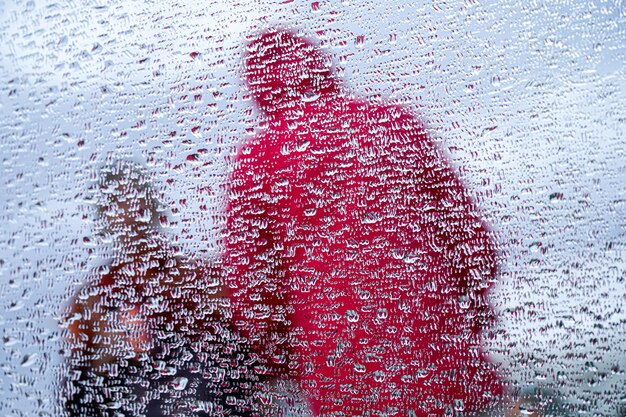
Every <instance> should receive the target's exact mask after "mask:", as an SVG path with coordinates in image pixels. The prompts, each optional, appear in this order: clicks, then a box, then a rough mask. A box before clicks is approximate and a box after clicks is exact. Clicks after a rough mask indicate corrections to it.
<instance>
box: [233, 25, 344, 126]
mask: <svg viewBox="0 0 626 417" xmlns="http://www.w3.org/2000/svg"><path fill="white" fill-rule="evenodd" d="M244 65H245V69H244V72H245V79H246V83H247V85H248V89H249V91H250V93H251V95H252V97H253V98H254V100H255V102H256V103H257V105H258V107H259V109H260V110H261V111H262V112H263V113H265V114H266V115H269V116H280V115H283V114H285V113H288V112H289V111H290V110H293V109H297V108H300V107H301V106H302V104H303V103H309V102H313V101H316V100H317V99H318V98H319V97H320V96H324V95H327V94H329V93H331V92H334V91H336V89H337V82H336V80H335V77H334V75H333V72H332V59H331V58H330V56H329V55H327V54H325V53H323V52H322V51H321V50H320V48H319V47H318V46H317V45H315V44H313V43H312V42H311V41H309V40H307V39H304V38H301V37H298V36H296V35H295V34H293V33H291V32H288V31H285V30H272V31H268V32H263V33H261V34H257V35H254V36H253V37H252V39H251V41H250V42H249V43H248V44H247V47H246V52H245V64H244Z"/></svg>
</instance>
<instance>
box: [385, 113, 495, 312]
mask: <svg viewBox="0 0 626 417" xmlns="http://www.w3.org/2000/svg"><path fill="white" fill-rule="evenodd" d="M396 126H398V128H399V129H400V131H401V134H402V135H404V136H405V138H404V139H403V142H404V143H406V144H407V145H406V146H405V155H404V156H405V160H406V161H408V163H409V164H411V165H412V167H413V173H412V180H411V182H412V184H411V188H413V189H412V190H410V191H409V194H412V195H415V196H418V197H417V198H418V199H420V200H421V204H422V205H424V211H423V213H421V214H420V215H421V216H423V222H420V223H422V224H423V225H424V227H426V228H432V230H429V231H428V232H429V234H431V235H432V236H434V239H431V240H430V244H431V245H433V249H435V250H436V251H438V252H440V253H441V254H442V255H443V260H444V261H445V263H446V265H445V267H446V269H447V276H448V280H449V282H448V283H449V284H450V285H454V286H457V287H458V288H459V289H461V290H463V291H464V292H465V295H467V296H468V297H469V299H467V300H462V301H463V302H464V303H465V304H466V305H467V303H469V305H470V306H472V307H473V308H476V309H478V310H481V311H482V310H484V311H482V312H481V314H483V313H484V314H485V316H483V317H482V318H481V320H479V322H480V323H483V320H485V319H488V318H489V317H490V314H489V313H488V311H487V310H489V309H488V305H487V302H486V299H485V296H486V293H487V291H488V289H489V288H490V287H491V286H492V285H493V283H494V282H495V276H496V272H497V264H496V250H495V246H494V241H493V238H492V234H491V232H490V230H489V228H488V227H487V225H486V224H485V222H484V221H483V220H482V219H481V217H480V216H479V212H478V209H477V207H476V204H475V203H474V202H473V200H472V199H471V198H470V196H469V193H468V191H467V190H466V188H465V187H464V186H463V184H462V183H461V181H460V180H459V178H458V176H457V175H456V173H455V172H454V171H453V170H452V168H451V167H450V165H449V163H448V161H447V159H446V158H445V156H444V155H443V152H442V151H441V150H440V149H439V147H438V146H437V145H436V144H435V143H433V141H432V140H431V139H430V138H429V137H428V134H427V133H426V131H425V130H424V128H423V127H422V125H421V124H420V123H419V121H417V120H415V119H414V118H413V117H412V116H409V115H403V116H401V117H400V119H399V121H398V123H397V124H396ZM483 324H486V323H483Z"/></svg>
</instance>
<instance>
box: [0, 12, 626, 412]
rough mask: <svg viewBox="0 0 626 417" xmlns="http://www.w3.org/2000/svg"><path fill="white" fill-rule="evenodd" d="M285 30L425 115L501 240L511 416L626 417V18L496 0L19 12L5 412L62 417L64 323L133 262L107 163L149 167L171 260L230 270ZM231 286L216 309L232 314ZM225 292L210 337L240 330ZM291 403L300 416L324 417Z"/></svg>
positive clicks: (290, 388) (10, 135)
mask: <svg viewBox="0 0 626 417" xmlns="http://www.w3.org/2000/svg"><path fill="white" fill-rule="evenodd" d="M277 27H278V28H282V29H285V30H288V31H292V32H294V33H297V34H298V36H301V37H304V38H306V39H309V40H310V41H311V42H312V43H313V44H314V45H315V46H316V47H319V49H320V50H321V51H322V52H323V53H324V54H326V55H327V56H329V57H330V60H331V61H332V65H333V71H334V73H335V74H336V76H337V80H338V83H339V85H340V86H341V89H342V91H343V97H344V98H346V99H350V100H352V99H355V100H356V99H359V100H361V99H362V100H367V101H368V102H369V103H373V104H374V105H384V104H393V105H399V106H401V108H402V109H404V110H405V111H406V112H407V113H408V114H410V115H412V117H413V118H414V119H415V120H419V121H420V122H421V123H422V124H423V126H424V129H425V132H426V134H427V136H428V137H429V138H430V140H432V142H433V144H434V145H436V146H438V147H439V148H440V149H441V150H442V155H445V157H444V156H442V159H441V161H446V160H447V163H448V164H449V165H450V166H451V167H452V169H453V170H454V172H455V173H456V174H457V175H458V177H459V178H460V179H461V181H462V184H463V189H464V190H466V192H467V195H468V196H470V197H471V198H472V200H473V201H474V202H475V203H476V205H477V207H478V208H479V211H477V213H479V215H478V216H479V218H480V219H482V220H484V221H485V223H486V224H489V225H490V227H491V229H492V230H493V236H494V238H493V239H494V242H495V243H494V245H495V248H496V250H497V252H498V258H497V259H498V261H497V264H498V267H499V272H498V274H497V275H496V277H495V279H496V285H495V286H493V287H492V288H491V290H490V292H489V294H488V300H489V303H490V304H491V306H492V307H493V310H494V311H495V316H496V322H495V323H493V324H492V325H491V326H490V327H489V328H487V329H485V331H484V332H483V333H482V336H481V342H480V344H481V347H482V349H484V350H485V351H486V352H487V354H488V355H489V358H490V361H491V363H493V364H494V365H496V367H497V374H498V377H499V378H500V379H501V380H502V381H504V382H505V386H506V390H507V392H508V394H507V395H506V396H505V397H506V398H505V399H504V400H503V403H504V405H502V407H503V408H504V411H503V410H500V411H493V413H500V415H502V414H506V413H509V414H508V415H517V414H519V413H522V414H524V413H525V415H529V414H531V413H532V410H535V409H536V410H539V411H537V412H538V413H539V415H546V416H547V415H581V416H583V415H602V416H623V415H624V412H625V411H624V410H625V407H626V403H625V401H626V400H625V399H624V393H625V392H626V376H625V374H624V372H625V371H624V370H625V369H626V348H625V346H626V313H625V312H626V291H625V288H626V286H625V283H624V277H625V274H626V262H625V261H624V259H626V256H625V249H626V246H625V245H626V232H625V227H626V225H625V223H624V219H625V218H626V213H625V201H626V188H625V187H626V186H625V185H624V184H626V157H625V154H624V153H625V149H626V141H625V139H624V137H625V135H624V134H625V127H624V126H625V124H624V120H625V117H626V116H625V114H624V108H626V91H625V87H626V73H625V71H626V68H625V67H624V62H626V46H625V43H624V40H625V38H626V33H625V28H626V14H625V11H624V5H623V4H622V3H621V2H619V1H615V2H609V1H563V2H555V3H541V2H527V1H513V2H511V1H494V0H490V1H469V0H467V1H447V2H440V1H425V2H415V1H406V0H401V1H392V2H391V1H390V2H385V1H378V2H370V1H364V2H357V1H342V2H331V1H289V0H288V1H265V0H263V1H261V0H259V1H247V0H244V1H241V2H236V3H228V2H211V1H209V2H200V3H199V2H192V1H179V2H169V1H161V2H113V1H111V2H108V3H107V2H103V3H93V2H83V1H74V2H70V3H63V2H39V1H32V0H30V1H6V2H2V3H0V60H1V61H0V127H1V132H2V133H1V134H0V158H1V161H2V167H1V168H0V173H1V174H0V184H1V185H0V216H1V218H2V220H3V227H2V229H1V230H0V289H1V291H0V294H2V295H1V296H0V304H1V306H2V308H1V309H0V323H2V332H3V334H2V342H3V343H2V348H1V349H0V365H1V367H2V378H1V379H0V405H1V406H0V409H2V414H4V415H7V416H32V415H42V416H43V415H51V416H52V415H53V416H56V415H62V413H63V405H62V404H63V398H62V397H63V396H64V395H66V394H63V388H62V387H63V384H64V382H63V378H68V371H67V367H66V366H67V362H66V361H67V357H68V356H70V353H69V352H70V351H71V347H68V333H67V332H68V329H67V327H68V322H67V316H66V312H67V311H68V305H69V304H71V301H70V300H72V299H73V297H75V296H76V294H78V293H79V291H80V288H82V287H83V286H84V285H86V283H88V282H93V279H94V278H93V277H94V271H97V270H98V268H99V267H102V266H103V265H104V266H105V268H106V265H107V262H110V260H111V259H112V258H114V257H115V253H116V252H115V251H116V250H117V248H119V245H118V246H116V243H115V242H116V241H115V239H114V238H112V237H111V235H110V234H107V233H106V231H103V226H102V223H101V220H99V219H101V218H102V217H101V215H99V214H98V210H97V207H98V204H99V201H100V200H99V199H101V195H102V190H101V187H100V185H101V184H100V182H99V181H101V179H102V178H103V177H102V175H103V169H106V167H111V166H115V164H116V163H118V162H117V161H132V163H131V165H132V164H134V165H136V166H137V167H139V168H138V169H139V170H140V171H141V172H142V175H143V176H145V178H146V183H148V184H150V185H149V187H151V188H152V190H153V193H154V196H155V199H156V200H158V212H159V219H158V222H157V223H158V225H157V226H158V228H159V233H161V234H162V236H163V241H164V242H166V244H167V245H169V246H171V247H175V248H176V249H174V250H173V252H174V253H176V254H177V255H180V257H182V258H184V259H187V260H193V262H198V263H200V264H203V265H209V266H211V265H212V266H215V265H218V266H219V265H221V264H222V263H223V262H224V256H225V255H224V254H225V252H226V247H225V246H226V245H225V244H224V239H225V236H227V235H228V233H229V231H228V224H229V223H228V219H229V218H231V217H232V215H229V212H228V204H227V201H228V192H229V190H230V187H231V186H232V183H231V178H232V173H233V171H234V170H235V167H236V165H237V161H238V157H237V152H238V149H240V148H241V146H242V144H244V143H246V141H250V140H253V139H252V138H255V137H258V136H259V135H261V134H262V133H263V132H264V131H266V129H267V128H268V125H267V120H266V117H265V116H264V115H263V113H262V112H260V111H259V109H258V106H255V99H254V97H253V96H254V95H253V94H252V95H251V92H250V88H249V86H248V85H247V84H246V81H245V77H244V72H245V66H244V61H245V56H246V48H245V45H247V44H248V43H249V42H250V41H251V40H252V39H253V35H255V34H259V33H261V32H263V31H268V30H271V29H274V28H277ZM295 71H296V72H297V71H299V70H297V69H296V70H295ZM309 98H310V97H309ZM311 99H312V98H311ZM239 160H240V158H239ZM119 195H123V193H121V192H120V194H119ZM124 210H127V209H122V210H121V211H120V213H122V212H124ZM477 210H478V209H477ZM146 215H147V214H146V212H145V211H141V213H140V215H137V216H135V217H134V218H135V219H138V218H140V217H141V216H144V217H145V216H146ZM229 216H231V217H229ZM112 218H116V216H115V215H112ZM374 220H375V219H374ZM155 224H156V223H155ZM155 227H156V226H155ZM107 260H108V261H107ZM209 269H210V267H209ZM212 274H213V273H208V272H206V273H201V274H199V276H202V277H203V278H202V280H201V281H198V282H200V283H198V282H196V284H195V285H196V288H197V291H199V292H201V293H202V294H209V296H207V297H205V300H206V299H209V300H215V299H216V297H217V298H219V297H222V296H223V295H219V294H220V292H219V288H221V285H222V284H223V282H224V278H223V277H219V274H218V277H217V278H216V277H215V276H214V275H212ZM90 280H91V281H90ZM220 282H222V284H220ZM223 297H224V298H223V299H222V298H220V300H221V301H219V302H218V304H219V303H220V302H221V303H222V304H219V306H218V307H215V306H213V307H211V306H203V307H195V308H197V309H196V312H198V311H202V312H203V313H198V314H196V315H193V317H194V319H193V320H195V321H199V318H200V317H207V316H210V314H206V312H207V311H209V310H210V311H213V310H211V309H213V308H216V311H217V310H220V309H221V310H220V311H223V315H224V317H225V318H223V320H224V322H228V321H229V320H230V314H231V312H230V310H229V309H230V308H231V307H232V306H231V305H230V301H229V300H228V296H225V295H224V296H223ZM215 302H217V301H215ZM209 304H211V303H209ZM235 304H236V302H235ZM186 308H187V307H186ZM329 308H330V307H329ZM190 310H192V309H191V308H190ZM127 312H131V313H132V308H128V309H127ZM125 317H126V318H127V319H129V320H131V321H132V314H131V315H130V316H125ZM185 317H186V316H185ZM120 320H121V319H120ZM193 320H192V321H193ZM195 321H194V322H195ZM131 328H132V326H131ZM212 331H213V332H214V330H212ZM235 333H236V332H235ZM206 334H209V333H206ZM206 334H205V335H204V336H206ZM133 335H134V338H133V337H131V338H129V339H128V342H129V344H130V346H134V345H133V343H135V344H136V345H137V346H140V345H141V343H143V342H141V340H142V339H141V333H136V332H135V333H133ZM204 336H203V337H204ZM225 339H227V341H224V340H222V341H221V342H219V341H217V342H216V341H215V340H213V343H214V344H215V345H219V344H220V343H221V344H223V345H230V346H238V342H237V336H233V335H230V336H228V337H225ZM207 343H209V342H207ZM133 349H134V348H133ZM131 350H132V349H131ZM148 350H149V349H148ZM136 352H142V348H140V347H138V348H137V349H136V351H135V353H136ZM144 353H145V352H144ZM224 355H227V354H224ZM239 359H242V358H241V357H240V358H239ZM200 362H202V361H200ZM244 362H245V360H244ZM206 363H207V361H204V364H206ZM232 363H233V364H235V365H233V367H234V368H236V367H237V366H242V368H241V369H245V366H243V365H241V364H239V365H237V363H238V362H237V361H236V360H235V361H233V362H232ZM198 366H201V365H198ZM191 379H193V378H191ZM187 382H189V381H187ZM187 382H185V383H183V380H178V381H174V382H173V381H168V382H167V383H169V384H170V385H169V386H174V385H176V383H178V384H179V385H178V387H179V388H181V390H182V391H184V390H185V389H186V388H187V386H186V385H185V384H186V383H187ZM192 382H193V381H192ZM172 384H174V385H172ZM180 384H182V385H180ZM267 384H268V386H272V385H271V384H272V382H267ZM294 384H295V385H294ZM192 385H193V383H190V385H189V386H192ZM278 386H279V387H278V390H279V391H280V390H283V391H284V392H283V394H284V396H283V397H284V398H283V399H282V400H277V401H278V405H277V406H278V407H282V409H283V411H284V410H287V411H284V412H285V413H286V414H287V415H292V414H294V415H299V414H306V413H307V412H310V410H308V406H307V405H306V399H303V398H302V395H301V393H302V390H300V389H299V388H297V383H295V382H293V381H291V382H288V383H283V384H282V385H281V384H278ZM267 390H269V388H268V389H267ZM179 397H180V396H179ZM292 397H293V398H292ZM305 397H306V395H305ZM177 398H178V397H177ZM180 398H183V397H180ZM225 401H226V400H225ZM228 401H230V400H228ZM291 403H293V404H294V405H293V406H291V407H290V406H289V404H291ZM459 408H463V407H459V405H458V404H457V407H456V410H453V411H452V412H453V413H456V414H458V413H460V411H459ZM529 410H530V411H529ZM272 412H273V411H272ZM290 413H291V414H290ZM550 413H552V414H550ZM418 415H419V414H418Z"/></svg>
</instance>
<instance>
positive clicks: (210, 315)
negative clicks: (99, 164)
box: [64, 161, 247, 416]
mask: <svg viewBox="0 0 626 417" xmlns="http://www.w3.org/2000/svg"><path fill="white" fill-rule="evenodd" d="M98 185H99V188H100V192H99V196H100V201H99V202H98V212H99V221H100V223H101V226H102V228H103V230H104V232H105V234H107V235H109V236H110V237H111V240H112V242H113V254H112V257H111V259H110V261H109V262H108V263H107V264H106V265H104V266H102V267H100V268H98V269H97V270H96V271H95V272H94V274H93V275H94V276H93V277H92V279H91V280H90V282H89V283H88V284H87V285H86V286H84V287H83V288H81V289H80V290H79V291H78V292H77V293H76V295H75V296H74V297H73V299H72V300H71V302H70V304H69V306H68V309H67V310H68V312H67V316H66V325H67V330H68V331H67V342H68V344H69V357H68V359H67V368H68V370H67V371H68V372H67V377H66V379H65V389H66V392H65V393H64V396H65V409H66V411H67V412H68V413H69V415H70V416H119V415H126V416H143V415H147V416H172V415H200V416H204V415H207V416H208V415H216V414H220V413H224V414H228V415H233V414H245V413H244V410H245V404H243V403H244V402H245V401H244V397H243V394H242V393H243V392H244V390H245V387H246V384H247V382H246V380H245V374H246V373H245V372H241V371H242V368H241V367H240V366H238V365H237V361H238V359H239V356H238V352H237V351H236V348H235V346H236V343H235V340H234V338H233V336H232V334H231V332H230V329H229V326H228V324H227V321H226V319H227V316H228V314H229V313H228V310H227V303H226V301H225V299H224V298H223V297H222V294H221V293H220V288H221V287H220V286H219V285H218V280H219V270H217V269H216V268H214V267H211V266H209V265H207V264H205V263H202V262H200V261H196V260H191V259H188V258H186V257H185V256H184V255H183V253H181V252H180V251H179V250H178V249H176V248H174V247H172V246H170V245H169V244H167V242H166V238H165V236H164V235H163V234H162V233H161V227H160V219H161V218H162V216H161V215H160V213H159V210H158V203H157V197H156V195H155V190H154V189H153V188H152V187H151V186H150V184H149V182H148V180H147V178H146V177H145V175H144V174H143V173H142V170H141V169H140V168H139V167H138V166H136V165H135V164H133V163H130V162H125V161H119V162H117V163H116V164H114V165H113V166H111V167H108V168H106V169H105V170H104V171H103V173H102V177H101V178H100V179H99V184H98ZM163 218H164V217H163ZM238 373H241V375H238Z"/></svg>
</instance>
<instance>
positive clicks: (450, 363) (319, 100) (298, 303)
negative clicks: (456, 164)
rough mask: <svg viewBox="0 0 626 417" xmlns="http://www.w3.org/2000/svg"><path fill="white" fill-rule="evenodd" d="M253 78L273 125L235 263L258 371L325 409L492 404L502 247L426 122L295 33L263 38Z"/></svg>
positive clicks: (242, 202) (237, 299)
mask: <svg viewBox="0 0 626 417" xmlns="http://www.w3.org/2000/svg"><path fill="white" fill-rule="evenodd" d="M245 79H246V83H247V86H248V88H249V92H250V95H251V96H252V98H253V100H254V102H255V103H256V105H257V106H258V109H259V110H260V112H261V116H262V126H261V127H262V131H261V133H260V134H258V135H257V136H255V137H253V138H250V139H248V140H246V142H245V143H243V144H242V146H241V147H240V149H239V151H238V153H237V156H236V159H235V166H234V171H233V173H232V175H231V177H230V183H229V187H230V188H229V193H228V196H229V203H228V222H227V231H226V237H225V244H226V255H225V257H224V268H225V271H226V272H227V274H226V279H227V283H228V286H229V287H230V293H231V297H232V304H233V309H234V324H235V326H236V328H237V329H238V331H240V332H241V333H242V334H243V335H244V336H245V337H246V338H247V340H248V344H249V345H250V346H251V349H253V351H254V352H256V354H257V355H258V360H259V366H257V368H256V372H257V373H258V374H262V375H265V376H266V377H268V378H275V379H277V380H280V379H281V378H291V379H293V380H295V381H297V383H298V384H299V387H300V391H301V393H302V394H303V396H304V397H305V399H306V401H307V402H308V403H309V405H310V407H311V409H312V410H313V412H314V413H315V414H316V415H344V416H357V415H401V416H406V415H414V416H430V415H443V414H444V413H456V412H463V411H464V412H471V411H478V410H481V409H484V408H485V407H487V405H488V404H490V403H491V402H492V401H494V399H496V398H497V397H498V396H499V395H500V394H501V392H502V382H501V381H500V379H499V378H498V377H497V375H496V373H495V369H494V368H495V365H494V364H492V363H491V362H490V361H489V360H488V359H487V358H486V356H485V354H484V352H483V349H482V347H481V340H480V334H479V333H480V332H481V330H483V329H484V328H485V327H486V326H487V325H488V324H489V323H490V320H491V319H492V316H493V314H492V312H491V310H490V307H489V304H488V302H487V299H486V295H487V291H488V289H489V287H490V286H491V285H492V284H493V283H494V280H495V274H496V269H497V267H496V253H495V250H494V244H493V241H492V238H491V233H490V231H489V229H488V228H487V227H486V225H485V223H484V222H483V221H482V220H481V218H480V217H479V215H478V214H477V209H476V206H475V204H474V203H473V201H472V200H471V198H470V197H469V195H468V192H467V190H466V189H465V188H464V186H463V185H462V184H461V182H460V181H459V179H458V177H457V176H456V175H455V173H454V172H453V170H452V169H451V168H450V166H449V165H448V163H447V162H446V160H445V158H444V157H443V155H442V152H441V151H440V150H439V149H438V148H437V146H436V145H435V144H434V143H433V141H432V140H431V138H430V137H429V136H428V134H427V133H426V131H425V129H424V127H423V126H422V124H421V123H420V122H419V121H418V120H416V118H415V117H413V116H412V115H411V114H410V113H409V112H407V111H406V110H405V109H403V108H401V107H398V106H393V105H385V104H375V103H370V102H368V101H366V100H363V99H358V98H352V96H349V95H348V94H346V92H344V91H342V89H341V87H340V86H339V84H338V82H337V79H336V77H335V75H334V74H333V72H332V62H331V59H330V57H329V56H327V55H326V54H324V53H323V52H322V51H321V50H320V48H319V47H317V46H316V45H315V44H314V43H312V42H311V41H309V40H307V39H304V38H302V37H300V36H297V35H295V34H293V33H291V32H289V31H283V30H274V31H268V32H265V33H262V34H260V35H256V36H254V37H252V38H251V40H250V42H249V44H248V45H247V46H246V55H245ZM446 415H452V414H446ZM455 415H456V414H455Z"/></svg>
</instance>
